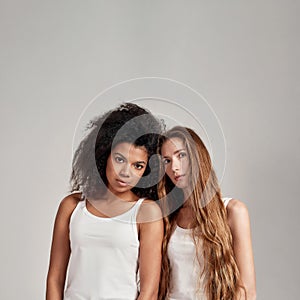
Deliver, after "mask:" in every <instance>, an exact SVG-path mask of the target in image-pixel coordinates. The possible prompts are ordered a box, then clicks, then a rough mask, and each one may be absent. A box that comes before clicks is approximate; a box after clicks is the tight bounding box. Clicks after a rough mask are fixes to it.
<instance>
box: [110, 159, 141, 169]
mask: <svg viewBox="0 0 300 300" xmlns="http://www.w3.org/2000/svg"><path fill="white" fill-rule="evenodd" d="M115 161H116V163H118V164H122V163H124V162H125V159H124V158H122V157H120V156H116V157H115ZM134 167H135V168H136V169H137V170H142V169H143V168H144V166H143V165H141V164H134Z"/></svg>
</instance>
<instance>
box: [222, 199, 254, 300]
mask: <svg viewBox="0 0 300 300" xmlns="http://www.w3.org/2000/svg"><path fill="white" fill-rule="evenodd" d="M227 216H228V224H229V227H230V229H231V234H232V238H233V250H234V254H235V257H236V261H237V265H238V268H239V271H240V274H241V279H242V283H243V285H244V287H245V289H246V293H247V300H255V299H256V280H255V269H254V258H253V250H252V241H251V228H250V218H249V213H248V209H247V207H246V205H245V204H244V203H243V202H241V201H239V200H236V199H232V200H231V201H230V202H229V203H228V206H227ZM243 299H244V298H243Z"/></svg>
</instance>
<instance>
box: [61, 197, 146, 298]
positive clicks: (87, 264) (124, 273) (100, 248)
mask: <svg viewBox="0 0 300 300" xmlns="http://www.w3.org/2000/svg"><path fill="white" fill-rule="evenodd" d="M143 200H144V199H139V200H138V201H137V202H136V203H135V204H134V206H133V207H132V208H131V209H130V210H128V211H127V212H125V213H123V214H121V215H119V216H117V217H112V218H102V217H97V216H95V215H93V214H92V213H90V212H89V211H88V210H87V208H86V201H80V202H79V203H78V204H77V206H76V208H75V209H74V211H73V213H72V215H71V218H70V225H69V228H70V244H71V256H70V261H69V268H68V276H67V278H68V279H67V286H66V290H65V294H64V300H108V299H109V300H113V299H118V300H134V299H136V298H137V295H138V287H139V275H138V255H139V239H138V232H137V226H136V216H137V212H138V209H139V207H140V205H141V204H142V202H143Z"/></svg>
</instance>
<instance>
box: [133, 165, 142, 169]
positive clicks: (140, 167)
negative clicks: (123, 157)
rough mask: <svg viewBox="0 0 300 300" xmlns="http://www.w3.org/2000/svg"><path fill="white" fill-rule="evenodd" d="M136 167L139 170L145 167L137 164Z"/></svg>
mask: <svg viewBox="0 0 300 300" xmlns="http://www.w3.org/2000/svg"><path fill="white" fill-rule="evenodd" d="M134 167H135V168H136V169H137V170H142V169H143V168H144V166H143V165H140V164H135V165H134Z"/></svg>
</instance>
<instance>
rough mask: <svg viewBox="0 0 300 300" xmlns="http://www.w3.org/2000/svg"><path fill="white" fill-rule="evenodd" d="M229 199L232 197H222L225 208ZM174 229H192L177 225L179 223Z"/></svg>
mask: <svg viewBox="0 0 300 300" xmlns="http://www.w3.org/2000/svg"><path fill="white" fill-rule="evenodd" d="M231 199H232V197H224V198H222V200H223V203H224V205H225V208H226V206H227V205H228V203H229V201H230V200H231ZM175 230H178V231H181V232H190V231H192V230H193V228H183V227H181V226H179V225H178V224H177V223H176V228H175Z"/></svg>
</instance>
